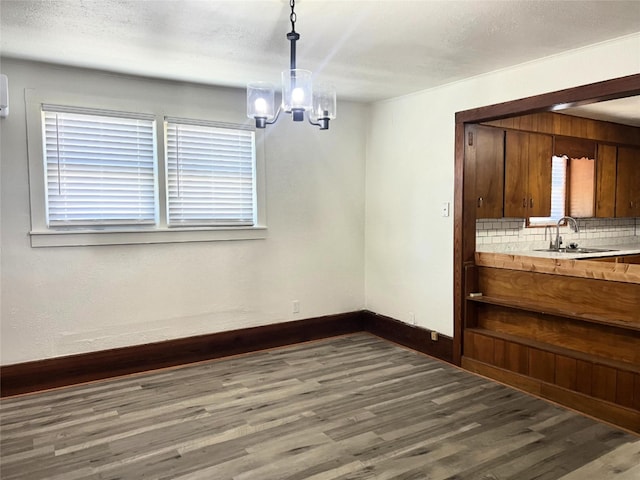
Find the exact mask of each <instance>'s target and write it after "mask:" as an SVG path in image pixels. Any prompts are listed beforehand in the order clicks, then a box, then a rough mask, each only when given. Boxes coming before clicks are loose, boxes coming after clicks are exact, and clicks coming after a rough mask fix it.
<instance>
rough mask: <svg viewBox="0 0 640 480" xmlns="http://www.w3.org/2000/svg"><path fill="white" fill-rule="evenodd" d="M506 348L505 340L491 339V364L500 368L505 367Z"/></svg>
mask: <svg viewBox="0 0 640 480" xmlns="http://www.w3.org/2000/svg"><path fill="white" fill-rule="evenodd" d="M506 348H507V342H506V341H504V340H502V339H500V338H495V339H494V340H493V365H495V366H496V367H500V368H505V366H506V363H507V360H506V356H505V355H506V353H505V352H506Z"/></svg>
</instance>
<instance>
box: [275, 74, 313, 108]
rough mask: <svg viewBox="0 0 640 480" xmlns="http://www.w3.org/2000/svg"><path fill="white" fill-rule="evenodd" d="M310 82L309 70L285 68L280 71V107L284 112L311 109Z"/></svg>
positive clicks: (311, 89) (311, 90) (311, 88)
mask: <svg viewBox="0 0 640 480" xmlns="http://www.w3.org/2000/svg"><path fill="white" fill-rule="evenodd" d="M312 92H313V87H312V82H311V72H310V71H309V70H301V69H299V68H297V69H294V70H286V71H284V72H282V109H283V110H284V111H285V112H294V120H296V118H295V113H296V112H304V111H305V110H311V102H312Z"/></svg>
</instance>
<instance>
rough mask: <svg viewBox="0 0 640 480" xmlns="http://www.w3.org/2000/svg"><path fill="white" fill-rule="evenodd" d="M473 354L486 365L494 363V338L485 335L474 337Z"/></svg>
mask: <svg viewBox="0 0 640 480" xmlns="http://www.w3.org/2000/svg"><path fill="white" fill-rule="evenodd" d="M473 343H474V347H473V352H474V358H476V359H478V360H480V361H481V362H485V363H492V362H493V358H494V343H493V338H491V337H485V336H484V335H474V336H473Z"/></svg>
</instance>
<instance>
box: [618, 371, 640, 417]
mask: <svg viewBox="0 0 640 480" xmlns="http://www.w3.org/2000/svg"><path fill="white" fill-rule="evenodd" d="M616 375H617V377H616V399H615V403H617V404H618V405H622V406H624V407H629V408H633V389H634V382H635V378H636V376H637V375H638V374H637V373H633V372H625V371H623V370H618V371H617V373H616Z"/></svg>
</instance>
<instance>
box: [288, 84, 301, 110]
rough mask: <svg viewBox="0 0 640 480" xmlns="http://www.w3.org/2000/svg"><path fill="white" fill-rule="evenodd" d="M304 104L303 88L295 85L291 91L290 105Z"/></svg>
mask: <svg viewBox="0 0 640 480" xmlns="http://www.w3.org/2000/svg"><path fill="white" fill-rule="evenodd" d="M300 105H304V89H302V88H300V87H297V88H294V89H293V90H292V91H291V106H293V107H297V106H300Z"/></svg>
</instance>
